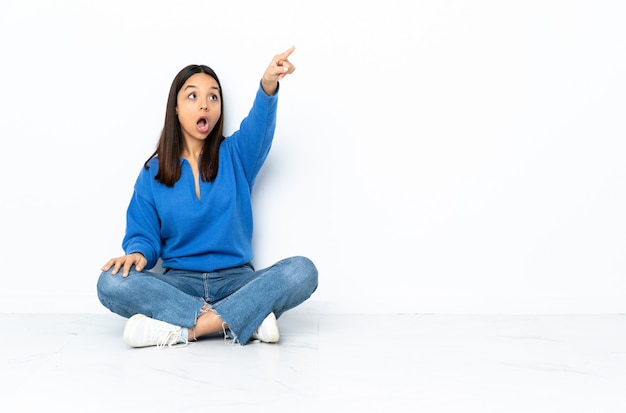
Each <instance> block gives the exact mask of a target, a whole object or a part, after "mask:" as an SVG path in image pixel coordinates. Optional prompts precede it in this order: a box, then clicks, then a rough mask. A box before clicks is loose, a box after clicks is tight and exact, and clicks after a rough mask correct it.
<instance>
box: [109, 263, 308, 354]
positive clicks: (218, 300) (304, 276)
mask: <svg viewBox="0 0 626 413" xmlns="http://www.w3.org/2000/svg"><path fill="white" fill-rule="evenodd" d="M121 273H122V272H121V271H120V272H119V273H118V274H116V275H112V274H111V270H109V271H105V272H102V274H100V278H99V279H98V284H97V290H98V298H99V299H100V302H101V303H102V304H103V305H104V306H105V307H106V308H108V309H109V310H111V311H112V312H114V313H116V314H119V315H121V316H122V317H126V318H129V317H131V316H133V315H135V314H144V315H146V316H148V317H151V318H155V319H157V320H161V321H165V322H168V323H170V324H174V325H176V326H181V327H184V328H192V327H193V326H194V325H195V324H196V319H197V318H198V316H199V315H200V310H201V309H202V307H203V306H204V304H205V303H209V304H210V305H211V307H212V309H213V311H214V312H215V313H217V314H218V315H219V316H220V317H221V318H222V320H223V321H224V322H225V323H226V324H227V325H228V328H229V330H230V333H231V334H232V336H233V339H234V341H235V342H238V343H239V344H241V345H245V344H246V343H247V342H248V340H249V339H250V336H252V334H253V333H254V331H255V330H256V329H257V327H258V326H259V325H260V324H261V322H262V321H263V319H264V318H265V317H267V315H268V314H269V313H271V312H274V314H275V315H276V317H277V318H278V317H280V316H281V314H282V313H284V312H285V311H287V310H289V309H291V308H293V307H295V306H297V305H299V304H301V303H302V302H304V301H305V300H306V299H307V298H309V297H310V296H311V294H313V292H314V291H315V290H316V289H317V268H315V265H314V264H313V263H312V262H311V260H309V259H308V258H305V257H291V258H286V259H284V260H282V261H279V262H278V263H276V264H274V265H272V266H271V267H268V268H265V269H261V270H258V271H257V270H255V269H254V268H253V267H252V265H251V264H246V265H243V266H241V267H235V268H227V269H223V270H218V271H215V272H210V273H202V272H195V271H182V270H175V269H169V270H166V271H165V273H164V274H161V273H158V272H152V271H142V272H137V271H135V269H134V267H133V268H132V269H131V271H130V273H129V275H128V277H126V278H123V277H122V275H121Z"/></svg>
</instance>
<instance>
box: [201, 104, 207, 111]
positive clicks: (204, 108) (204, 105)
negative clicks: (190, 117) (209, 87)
mask: <svg viewBox="0 0 626 413" xmlns="http://www.w3.org/2000/svg"><path fill="white" fill-rule="evenodd" d="M200 110H209V105H208V104H207V103H201V104H200Z"/></svg>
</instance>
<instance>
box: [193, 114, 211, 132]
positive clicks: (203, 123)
mask: <svg viewBox="0 0 626 413" xmlns="http://www.w3.org/2000/svg"><path fill="white" fill-rule="evenodd" d="M196 128H197V129H198V132H200V133H207V132H208V131H209V119H208V118H207V117H205V116H203V117H201V118H200V119H198V121H197V122H196Z"/></svg>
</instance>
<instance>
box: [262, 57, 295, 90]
mask: <svg viewBox="0 0 626 413" xmlns="http://www.w3.org/2000/svg"><path fill="white" fill-rule="evenodd" d="M295 49H296V47H295V46H291V47H290V48H289V49H287V51H285V52H283V53H281V54H277V55H276V56H274V58H273V59H272V62H271V63H270V65H269V66H268V67H267V69H266V70H265V73H264V74H263V78H262V79H261V86H262V87H263V90H264V91H265V93H267V94H268V95H273V94H274V93H276V89H278V81H279V80H281V79H282V78H284V77H285V76H287V75H289V74H291V73H293V72H294V70H296V67H295V66H294V65H293V64H292V63H291V62H290V61H289V55H291V53H293V51H294V50H295Z"/></svg>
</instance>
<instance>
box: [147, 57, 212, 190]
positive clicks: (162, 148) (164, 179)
mask: <svg viewBox="0 0 626 413" xmlns="http://www.w3.org/2000/svg"><path fill="white" fill-rule="evenodd" d="M197 73H204V74H207V75H209V76H211V77H212V78H213V79H215V81H216V82H217V85H218V87H219V94H220V106H221V113H220V118H219V120H218V121H217V124H216V125H215V127H214V128H213V130H212V131H211V133H210V134H209V136H207V138H206V140H205V141H204V147H203V148H202V156H201V157H200V165H198V168H199V170H200V177H201V179H202V180H203V181H208V182H212V181H214V180H215V177H216V176H217V169H218V167H219V150H220V144H221V143H222V141H223V140H224V99H223V97H222V85H221V84H220V81H219V79H218V78H217V74H215V72H214V71H213V69H211V68H210V67H208V66H204V65H189V66H187V67H185V68H183V69H182V70H181V71H180V72H178V74H177V75H176V77H175V78H174V80H173V81H172V86H171V87H170V94H169V96H168V98H167V107H166V110H165V124H164V125H163V131H162V132H161V137H160V138H159V143H158V145H157V148H156V150H155V151H154V153H153V154H152V155H151V156H150V158H148V160H147V161H146V163H145V164H144V168H146V169H148V168H149V167H148V162H150V160H152V159H153V158H154V157H156V156H158V158H159V170H158V172H157V174H156V176H155V177H154V179H156V180H157V181H159V182H160V183H162V184H164V185H167V186H174V184H175V183H176V181H178V180H179V179H180V175H181V166H180V156H181V154H182V151H183V143H184V142H183V134H182V131H181V127H180V122H179V121H178V115H177V114H176V104H177V98H178V92H179V91H180V89H181V88H182V87H183V85H184V84H185V82H186V81H187V79H189V78H190V77H191V76H193V75H195V74H197Z"/></svg>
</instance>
